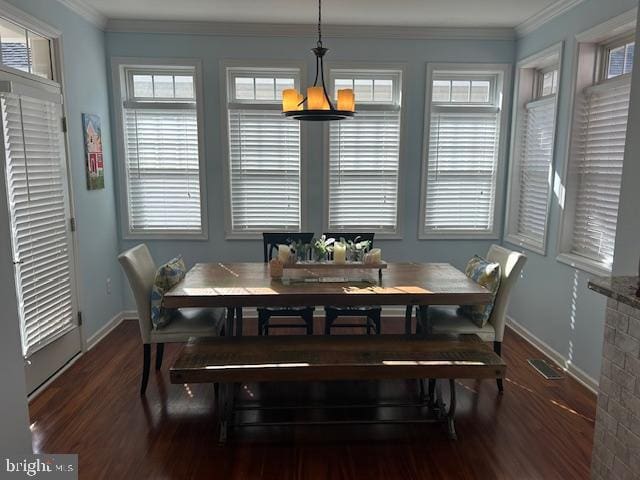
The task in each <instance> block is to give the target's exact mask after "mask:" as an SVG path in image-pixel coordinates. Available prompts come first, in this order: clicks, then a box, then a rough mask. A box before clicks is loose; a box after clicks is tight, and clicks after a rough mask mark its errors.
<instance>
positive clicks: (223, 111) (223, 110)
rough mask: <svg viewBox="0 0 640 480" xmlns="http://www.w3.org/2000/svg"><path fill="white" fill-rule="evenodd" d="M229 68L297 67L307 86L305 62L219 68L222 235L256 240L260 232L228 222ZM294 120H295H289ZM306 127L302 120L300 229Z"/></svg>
mask: <svg viewBox="0 0 640 480" xmlns="http://www.w3.org/2000/svg"><path fill="white" fill-rule="evenodd" d="M229 68H248V69H251V68H297V69H299V71H300V85H301V87H302V90H304V89H305V88H306V85H307V76H306V71H307V68H306V64H305V63H304V62H301V61H287V60H222V61H221V62H220V64H219V70H220V77H219V83H220V97H219V98H220V141H221V143H222V181H223V192H224V232H225V233H224V238H225V240H258V239H260V240H261V239H262V233H261V232H237V231H234V230H233V229H232V222H231V175H230V172H229V129H228V123H229V120H228V114H229V112H228V108H227V105H228V100H227V99H228V92H229V86H228V85H227V69H229ZM291 121H292V122H293V121H297V120H291ZM307 143H308V142H307V128H306V126H305V122H301V125H300V231H301V232H304V231H307V230H308V224H307V221H308V215H307V151H308V150H307Z"/></svg>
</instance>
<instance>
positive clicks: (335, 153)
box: [326, 69, 402, 234]
mask: <svg viewBox="0 0 640 480" xmlns="http://www.w3.org/2000/svg"><path fill="white" fill-rule="evenodd" d="M330 73H331V79H332V87H333V95H334V98H335V97H336V96H337V93H336V92H337V91H338V90H339V89H341V88H352V89H354V93H355V100H356V108H357V110H358V113H357V115H356V116H355V117H354V118H352V119H348V120H343V121H340V122H331V123H330V124H329V162H328V163H329V165H328V168H329V174H328V194H327V201H328V208H327V212H328V216H327V223H326V226H327V229H328V230H330V231H341V230H343V231H348V230H351V231H354V230H356V231H357V230H361V231H362V230H366V231H371V232H379V233H383V234H384V233H387V234H395V233H397V227H398V171H399V165H400V121H401V114H400V104H401V85H402V73H401V72H400V71H396V70H375V71H374V70H346V69H332V70H331V72H330Z"/></svg>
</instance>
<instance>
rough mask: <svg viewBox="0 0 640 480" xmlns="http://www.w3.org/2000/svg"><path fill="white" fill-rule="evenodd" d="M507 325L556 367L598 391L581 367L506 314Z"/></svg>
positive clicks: (596, 382) (591, 378) (594, 383)
mask: <svg viewBox="0 0 640 480" xmlns="http://www.w3.org/2000/svg"><path fill="white" fill-rule="evenodd" d="M507 325H508V326H509V327H510V328H511V330H513V332H514V333H516V334H517V335H519V336H520V337H522V338H523V339H524V340H525V341H526V342H527V343H529V344H531V345H533V346H534V347H535V348H536V349H538V350H540V351H541V352H542V353H543V354H544V355H546V356H547V357H549V358H550V359H551V360H552V361H553V362H554V363H555V364H556V365H558V367H560V368H561V369H562V370H563V371H564V372H565V373H567V375H569V376H570V377H572V378H573V379H575V380H576V381H578V382H579V383H580V384H582V385H584V386H585V387H586V388H588V389H589V390H591V391H592V392H593V393H595V394H597V393H598V381H597V380H596V379H595V378H593V377H591V376H590V375H589V374H587V373H586V372H584V371H583V370H582V369H580V368H578V367H576V366H575V365H574V364H573V363H571V361H570V360H569V359H568V358H566V357H565V356H564V355H562V354H561V353H559V352H557V351H556V350H554V349H553V348H551V347H550V346H549V345H547V344H546V343H545V342H544V341H542V340H540V339H539V338H538V337H536V336H535V335H534V334H533V333H531V332H530V331H529V330H527V329H526V328H525V327H523V326H522V325H520V324H519V323H518V322H516V321H515V320H514V319H513V318H511V317H509V316H507Z"/></svg>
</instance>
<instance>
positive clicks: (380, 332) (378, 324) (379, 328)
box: [372, 310, 382, 335]
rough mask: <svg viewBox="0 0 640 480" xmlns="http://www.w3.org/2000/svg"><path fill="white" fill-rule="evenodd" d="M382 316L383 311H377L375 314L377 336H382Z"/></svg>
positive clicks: (374, 321)
mask: <svg viewBox="0 0 640 480" xmlns="http://www.w3.org/2000/svg"><path fill="white" fill-rule="evenodd" d="M381 315H382V310H377V311H375V312H374V313H373V319H372V320H373V324H374V325H375V327H376V335H380V334H382V324H381V322H380V317H381Z"/></svg>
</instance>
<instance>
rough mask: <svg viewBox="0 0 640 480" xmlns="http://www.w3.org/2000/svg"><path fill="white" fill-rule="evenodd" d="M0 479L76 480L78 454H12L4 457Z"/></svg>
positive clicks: (0, 468)
mask: <svg viewBox="0 0 640 480" xmlns="http://www.w3.org/2000/svg"><path fill="white" fill-rule="evenodd" d="M2 463H3V464H2V465H1V466H0V479H2V480H4V479H7V480H9V479H14V478H15V479H18V478H32V479H41V478H43V479H50V480H78V455H70V454H67V455H48V454H40V455H37V454H31V455H12V456H11V457H4V459H3V462H2Z"/></svg>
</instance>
